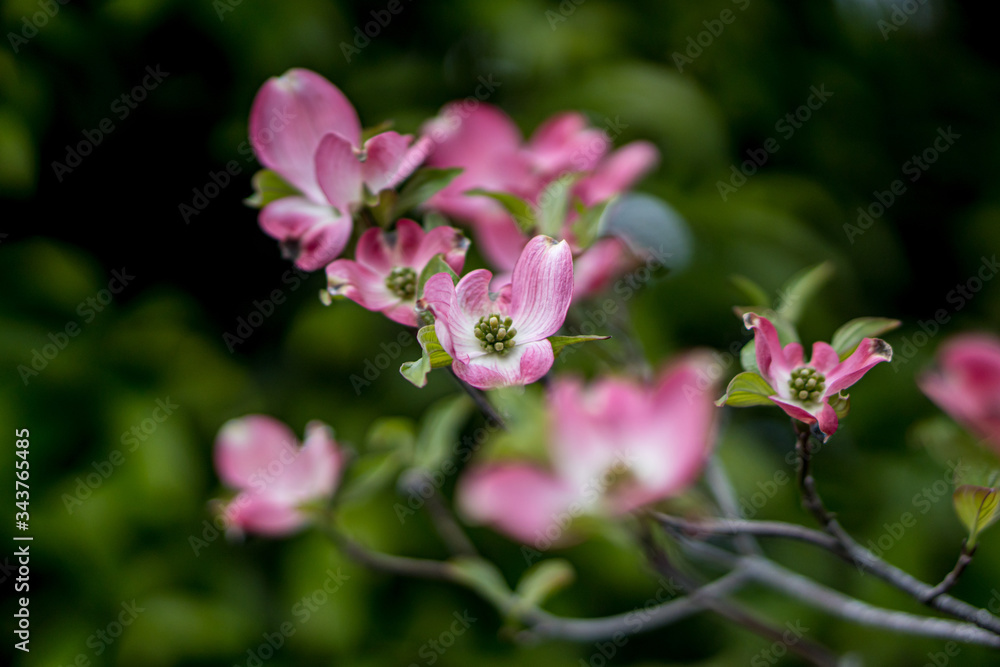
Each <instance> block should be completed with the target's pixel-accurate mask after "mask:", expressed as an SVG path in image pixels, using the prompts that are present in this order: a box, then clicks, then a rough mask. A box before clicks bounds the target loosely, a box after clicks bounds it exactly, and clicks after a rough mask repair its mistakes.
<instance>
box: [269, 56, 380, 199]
mask: <svg viewBox="0 0 1000 667" xmlns="http://www.w3.org/2000/svg"><path fill="white" fill-rule="evenodd" d="M330 132H335V133H337V134H340V135H341V136H343V137H345V138H346V139H347V140H348V141H349V142H351V143H352V144H353V145H357V144H359V143H360V138H361V123H360V122H359V121H358V116H357V113H356V112H355V111H354V107H353V106H352V105H351V103H350V102H349V101H348V100H347V98H346V97H345V96H344V94H343V93H342V92H340V90H339V89H338V88H337V87H336V86H334V85H333V84H332V83H330V82H329V81H327V80H326V79H324V78H323V77H322V76H320V75H319V74H316V73H315V72H311V71H309V70H305V69H291V70H289V71H288V72H286V73H285V74H284V75H283V76H281V77H279V78H273V77H272V78H271V79H268V81H267V83H265V84H264V85H263V86H262V87H261V89H260V91H258V93H257V96H256V97H255V98H254V101H253V106H252V108H251V111H250V141H251V144H252V145H253V148H254V152H256V154H257V157H258V159H259V160H260V162H261V164H263V165H264V166H265V167H268V168H269V169H273V170H274V171H276V172H278V173H279V174H281V176H282V177H284V178H285V180H287V181H288V182H289V183H291V184H292V185H294V186H295V187H296V188H298V189H299V190H301V191H302V192H303V193H304V194H305V195H306V196H307V197H309V198H310V199H311V200H313V201H315V202H320V201H323V196H322V192H321V191H320V188H319V184H318V183H317V181H316V175H315V174H316V172H315V163H314V156H315V154H316V150H317V149H318V148H319V143H320V140H321V139H322V138H323V135H325V134H328V133H330Z"/></svg>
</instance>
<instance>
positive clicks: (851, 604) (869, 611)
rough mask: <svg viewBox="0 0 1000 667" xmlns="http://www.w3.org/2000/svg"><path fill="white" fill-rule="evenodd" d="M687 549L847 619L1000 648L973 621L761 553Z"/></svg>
mask: <svg viewBox="0 0 1000 667" xmlns="http://www.w3.org/2000/svg"><path fill="white" fill-rule="evenodd" d="M681 545H682V546H683V547H684V549H685V551H687V552H688V553H689V554H691V555H692V556H693V557H696V558H698V559H700V560H702V561H703V562H712V563H715V564H716V565H719V566H722V567H729V568H736V567H739V568H741V569H744V570H745V571H746V572H748V573H749V574H750V576H751V577H752V578H753V579H754V580H755V581H757V582H758V583H761V584H763V585H765V586H768V587H769V588H772V589H774V590H777V591H781V592H783V593H785V594H786V595H789V596H790V597H793V598H795V599H797V600H799V601H800V602H802V603H804V604H807V605H809V606H812V607H815V608H816V609H821V610H823V611H825V612H827V613H829V614H831V615H833V616H836V617H838V618H842V619H844V620H846V621H850V622H852V623H856V624H858V625H863V626H867V627H873V628H882V629H884V630H891V631H893V632H898V633H901V634H909V635H916V636H921V637H930V638H934V639H945V640H952V641H957V642H962V643H966V644H979V645H982V646H989V647H991V648H1000V637H997V636H996V635H994V634H993V633H991V632H989V631H987V630H984V629H982V628H979V627H976V625H974V624H972V623H966V622H962V621H951V620H947V619H942V618H931V617H927V616H918V615H916V614H910V613H907V612H902V611H895V610H890V609H884V608H882V607H876V606H874V605H871V604H869V603H867V602H862V601H861V600H858V599H856V598H852V597H850V596H849V595H845V594H844V593H841V592H839V591H835V590H833V589H831V588H827V587H826V586H824V585H822V584H819V583H817V582H815V581H813V580H811V579H809V578H807V577H804V576H803V575H801V574H799V573H797V572H793V571H791V570H789V569H787V568H785V567H782V566H781V565H778V564H777V563H775V562H774V561H771V560H768V559H766V558H764V557H761V556H741V555H738V554H734V553H732V552H729V551H725V550H723V549H720V548H718V547H714V546H712V545H710V544H706V543H704V542H697V541H691V540H683V541H682V542H681Z"/></svg>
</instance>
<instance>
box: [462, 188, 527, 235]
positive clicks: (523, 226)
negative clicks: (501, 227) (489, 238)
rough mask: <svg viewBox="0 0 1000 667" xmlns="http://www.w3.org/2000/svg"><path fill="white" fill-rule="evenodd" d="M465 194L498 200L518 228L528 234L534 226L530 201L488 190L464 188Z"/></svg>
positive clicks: (506, 193)
mask: <svg viewBox="0 0 1000 667" xmlns="http://www.w3.org/2000/svg"><path fill="white" fill-rule="evenodd" d="M465 194H467V195H482V196H484V197H489V198H491V199H495V200H496V201H498V202H500V204H502V205H503V207H504V208H505V209H507V212H508V213H510V214H511V216H512V217H513V218H514V222H516V223H517V226H518V228H519V229H520V230H521V231H522V232H524V233H526V234H528V233H531V231H532V230H534V228H535V224H536V222H537V220H536V218H535V207H534V206H532V205H531V203H530V202H528V201H526V200H524V199H521V198H520V197H518V196H516V195H512V194H510V193H508V192H492V191H490V190H480V189H475V190H466V191H465Z"/></svg>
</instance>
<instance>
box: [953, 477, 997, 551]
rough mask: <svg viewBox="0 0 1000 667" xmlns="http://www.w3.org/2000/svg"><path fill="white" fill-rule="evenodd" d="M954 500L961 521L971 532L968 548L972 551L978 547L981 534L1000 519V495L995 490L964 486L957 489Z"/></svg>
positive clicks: (970, 485) (969, 485) (985, 487)
mask: <svg viewBox="0 0 1000 667" xmlns="http://www.w3.org/2000/svg"><path fill="white" fill-rule="evenodd" d="M952 498H953V500H954V503H955V512H956V513H957V514H958V518H959V520H961V522H962V524H964V525H965V527H966V529H968V531H969V540H968V542H967V544H966V548H967V549H972V548H974V547H975V546H976V538H977V537H978V536H979V533H981V532H982V531H984V530H985V529H986V528H989V527H990V526H991V525H993V524H994V523H995V522H996V521H997V519H1000V512H998V511H997V510H998V508H1000V502H998V500H1000V494H998V489H995V488H990V487H987V486H974V485H972V484H962V485H961V486H959V487H958V488H957V489H955V494H954V495H953V496H952Z"/></svg>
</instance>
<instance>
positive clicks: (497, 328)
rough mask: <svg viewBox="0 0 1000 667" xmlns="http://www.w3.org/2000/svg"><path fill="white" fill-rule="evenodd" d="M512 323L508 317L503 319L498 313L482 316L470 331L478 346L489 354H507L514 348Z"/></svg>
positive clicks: (514, 334) (515, 330)
mask: <svg viewBox="0 0 1000 667" xmlns="http://www.w3.org/2000/svg"><path fill="white" fill-rule="evenodd" d="M513 324H514V322H513V321H512V320H511V319H510V318H509V317H504V316H503V315H500V314H499V313H491V314H489V315H483V316H482V317H480V318H479V322H477V323H476V326H475V327H474V328H473V329H472V333H474V334H475V335H476V338H478V339H479V344H480V345H482V346H483V349H484V350H486V351H487V352H488V353H490V354H501V355H502V354H507V352H508V351H509V350H510V349H511V348H513V347H514V336H516V335H517V329H514V328H513V326H512V325H513Z"/></svg>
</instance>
